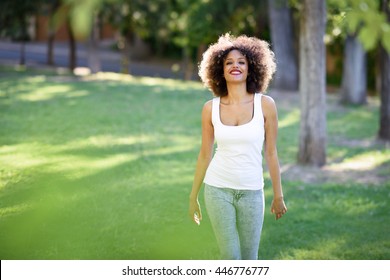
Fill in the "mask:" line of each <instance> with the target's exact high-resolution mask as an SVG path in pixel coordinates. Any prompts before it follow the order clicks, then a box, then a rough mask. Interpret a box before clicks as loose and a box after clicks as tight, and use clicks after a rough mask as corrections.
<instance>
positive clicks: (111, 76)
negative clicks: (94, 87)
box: [82, 72, 203, 92]
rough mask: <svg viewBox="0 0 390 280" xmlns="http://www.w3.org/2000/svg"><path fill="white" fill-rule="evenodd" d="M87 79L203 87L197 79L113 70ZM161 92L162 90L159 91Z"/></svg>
mask: <svg viewBox="0 0 390 280" xmlns="http://www.w3.org/2000/svg"><path fill="white" fill-rule="evenodd" d="M82 79H83V80H85V81H121V82H134V83H136V84H137V85H139V84H142V85H144V86H151V87H155V86H156V87H161V86H166V87H172V88H179V89H190V88H196V89H198V90H199V89H202V88H203V85H202V84H201V83H200V82H196V81H178V80H174V79H163V78H158V77H134V76H131V75H128V74H120V73H113V72H99V73H96V74H93V75H88V76H84V77H82ZM158 92H160V91H158Z"/></svg>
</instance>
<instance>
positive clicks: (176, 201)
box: [0, 68, 390, 259]
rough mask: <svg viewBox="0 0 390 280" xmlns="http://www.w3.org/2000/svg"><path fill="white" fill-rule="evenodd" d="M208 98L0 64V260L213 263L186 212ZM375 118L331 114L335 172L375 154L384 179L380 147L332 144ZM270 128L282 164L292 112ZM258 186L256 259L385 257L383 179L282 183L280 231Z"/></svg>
mask: <svg viewBox="0 0 390 280" xmlns="http://www.w3.org/2000/svg"><path fill="white" fill-rule="evenodd" d="M210 98H211V96H210V94H209V93H208V92H207V91H206V90H205V89H204V88H203V87H202V86H201V85H200V84H198V83H193V82H188V83H185V82H180V81H172V80H162V79H152V78H137V79H136V78H124V77H121V76H119V75H111V76H110V77H107V76H106V77H104V78H100V79H93V80H77V79H73V78H71V77H68V76H65V75H57V74H55V73H50V72H45V73H44V75H43V74H42V73H41V72H39V71H27V72H25V71H14V70H13V69H7V68H1V69H0V259H216V258H218V249H217V246H216V241H215V239H214V236H213V233H212V230H211V225H210V223H209V221H208V218H207V213H206V211H205V209H203V210H204V211H203V212H204V216H205V217H204V221H203V222H202V224H201V226H200V227H198V226H196V225H194V224H193V223H191V221H189V218H188V217H187V207H188V204H187V202H188V194H189V192H190V188H191V184H192V178H193V172H194V168H195V163H196V158H197V153H198V150H199V145H200V132H201V131H200V113H201V110H202V105H203V103H204V102H205V101H206V100H208V99H210ZM377 118H378V108H377V106H371V107H369V108H368V109H367V108H366V107H363V108H345V109H342V110H340V109H337V112H336V111H335V112H330V113H329V118H328V125H329V135H330V146H329V148H328V158H329V159H330V161H331V164H334V165H335V168H338V166H337V164H342V163H348V162H351V161H352V162H354V161H359V162H361V161H365V159H366V158H371V159H372V158H373V159H372V160H371V161H372V162H373V166H374V167H381V168H382V169H381V172H382V175H387V174H386V169H384V168H387V167H389V166H390V164H389V162H390V152H389V150H386V149H385V148H383V147H377V146H375V145H374V146H369V147H364V148H362V147H360V146H359V145H355V146H352V147H348V146H346V145H345V143H344V142H342V141H340V139H343V140H345V139H347V140H356V141H364V140H366V139H372V138H373V136H374V135H375V133H376V130H377ZM279 119H280V133H279V155H280V160H281V162H282V163H283V164H292V163H294V162H295V157H296V152H297V145H298V144H297V143H298V142H297V137H298V125H299V124H298V122H299V110H298V107H297V105H296V104H293V106H291V105H289V104H288V106H287V105H284V104H283V102H281V105H280V106H279ZM357 119H358V120H359V121H358V122H357V121H356V120H357ZM387 170H389V168H388V169H387ZM266 183H267V184H266V196H267V197H268V199H267V201H266V203H267V206H266V207H267V208H266V210H267V213H266V217H265V223H264V227H263V235H262V243H261V248H260V258H265V259H389V258H390V237H389V232H390V218H389V215H388V213H389V212H390V206H389V204H388V200H389V197H390V183H389V182H388V181H386V182H385V183H384V184H375V185H363V184H360V183H356V182H355V181H354V180H349V181H348V182H347V183H344V184H339V183H337V182H329V181H327V182H322V183H321V182H319V183H309V184H307V183H304V182H301V181H300V180H298V179H296V180H286V181H284V188H285V196H286V199H287V203H288V207H289V212H288V214H287V215H286V216H285V217H284V218H283V219H282V220H280V221H278V222H275V221H274V219H273V217H272V216H271V215H270V214H269V205H270V199H269V198H270V197H271V193H272V192H271V187H270V183H269V179H268V177H267V179H266ZM201 203H202V205H204V203H203V198H202V197H201ZM203 208H204V207H203Z"/></svg>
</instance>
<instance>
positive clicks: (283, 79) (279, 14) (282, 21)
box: [268, 0, 299, 90]
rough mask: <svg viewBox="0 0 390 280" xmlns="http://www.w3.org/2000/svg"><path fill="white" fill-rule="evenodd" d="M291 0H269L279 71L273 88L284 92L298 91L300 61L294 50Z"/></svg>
mask: <svg viewBox="0 0 390 280" xmlns="http://www.w3.org/2000/svg"><path fill="white" fill-rule="evenodd" d="M288 2H289V0H277V1H275V0H268V11H269V20H270V29H271V39H272V48H273V51H274V52H275V56H276V62H277V71H276V74H275V78H274V81H273V86H274V87H275V88H277V89H282V90H297V89H298V82H299V78H298V63H297V62H298V61H297V56H296V53H295V48H294V30H293V20H292V14H291V8H290V7H289V5H288Z"/></svg>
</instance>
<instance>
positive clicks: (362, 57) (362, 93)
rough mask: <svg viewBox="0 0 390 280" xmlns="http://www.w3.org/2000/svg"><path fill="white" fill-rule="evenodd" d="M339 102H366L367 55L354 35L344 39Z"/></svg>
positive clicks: (359, 103)
mask: <svg viewBox="0 0 390 280" xmlns="http://www.w3.org/2000/svg"><path fill="white" fill-rule="evenodd" d="M341 102H342V103H344V104H353V105H362V104H365V103H366V102H367V55H366V51H365V50H364V49H363V46H362V44H361V43H360V41H359V40H358V38H357V37H356V35H347V37H346V39H345V47H344V67H343V78H342V90H341Z"/></svg>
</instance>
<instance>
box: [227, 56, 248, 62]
mask: <svg viewBox="0 0 390 280" xmlns="http://www.w3.org/2000/svg"><path fill="white" fill-rule="evenodd" d="M237 59H245V56H241V57H239V58H237ZM228 60H233V58H230V57H229V58H226V61H228Z"/></svg>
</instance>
